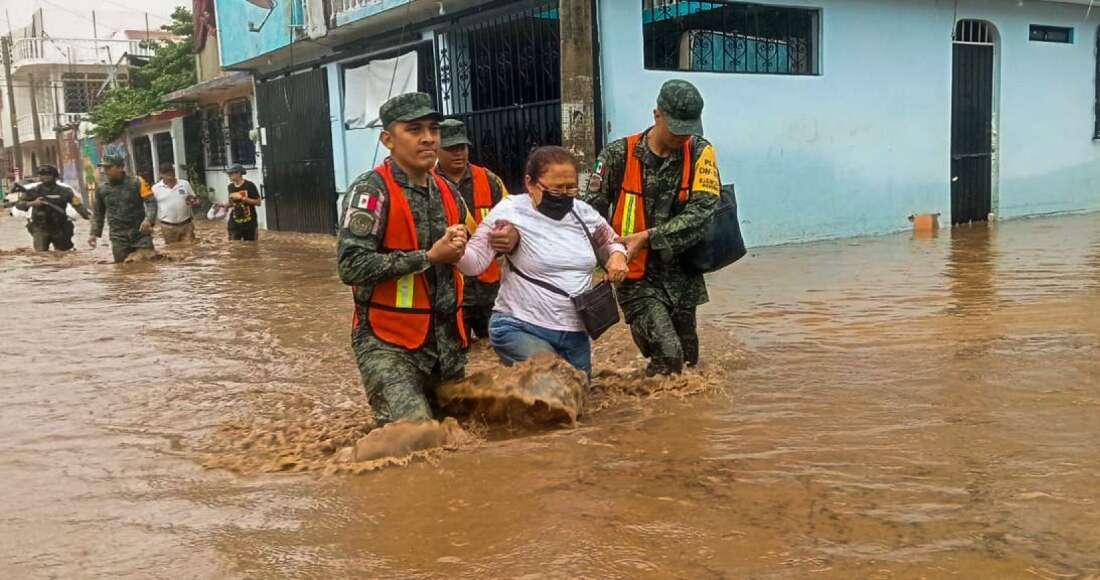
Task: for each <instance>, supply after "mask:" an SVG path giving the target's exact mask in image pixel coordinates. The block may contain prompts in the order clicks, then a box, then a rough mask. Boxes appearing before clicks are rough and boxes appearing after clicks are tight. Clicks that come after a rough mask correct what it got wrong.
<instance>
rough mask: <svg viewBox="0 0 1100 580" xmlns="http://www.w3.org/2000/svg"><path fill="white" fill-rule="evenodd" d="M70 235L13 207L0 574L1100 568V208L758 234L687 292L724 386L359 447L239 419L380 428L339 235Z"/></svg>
mask: <svg viewBox="0 0 1100 580" xmlns="http://www.w3.org/2000/svg"><path fill="white" fill-rule="evenodd" d="M86 232H87V226H86V222H81V223H80V224H79V225H78V230H77V238H78V240H80V243H81V246H80V247H81V250H80V251H79V252H76V253H71V254H68V255H60V256H59V255H51V256H41V255H33V254H31V253H30V252H28V251H25V250H19V248H26V247H28V246H29V245H30V239H29V236H28V235H27V234H26V232H25V231H24V230H23V227H22V222H21V221H19V220H15V219H13V218H10V217H7V216H5V217H3V218H0V321H2V323H0V348H3V350H4V353H5V356H4V357H3V358H2V359H0V360H3V367H4V368H3V374H2V376H0V401H2V405H0V481H3V485H0V577H3V578H55V577H64V578H118V577H134V578H290V577H293V578H335V577H384V578H386V577H388V578H453V577H477V578H483V577H492V578H527V579H536V578H572V577H594V578H596V577H598V578H806V577H810V578H1049V579H1061V578H1096V577H1097V575H1100V483H1098V480H1100V356H1098V355H1100V215H1087V216H1072V217H1059V218H1048V219H1040V220H1027V221H1017V222H1006V223H1001V224H998V225H996V226H995V227H992V228H986V227H975V228H965V229H960V230H957V231H955V232H950V231H945V232H944V233H943V234H941V235H940V236H939V237H938V238H935V239H931V240H914V239H912V237H911V236H909V235H899V236H892V237H886V238H878V239H867V240H845V241H837V242H827V243H819V244H812V245H805V246H791V247H780V248H768V249H762V250H759V251H754V252H753V254H752V256H751V257H750V258H748V259H746V260H745V261H744V262H742V263H739V264H737V265H736V266H734V267H732V268H730V269H729V270H727V271H725V272H723V273H721V274H719V275H717V276H715V277H714V278H713V279H712V280H711V294H712V302H711V303H710V304H709V305H707V306H706V307H705V308H703V309H702V310H701V318H702V319H703V320H705V321H706V322H707V324H708V325H709V326H708V329H707V331H706V333H705V335H706V337H705V341H704V345H705V346H704V351H705V353H706V354H705V356H707V357H708V360H710V361H712V363H711V366H710V367H709V370H706V369H705V370H704V374H702V375H696V376H694V377H692V378H690V379H689V380H688V383H690V382H691V381H695V383H696V384H695V386H699V385H698V382H699V381H704V382H705V381H711V382H716V383H719V384H710V385H706V386H708V387H710V388H708V389H696V390H699V391H703V392H699V393H696V394H691V389H685V390H684V391H682V392H677V391H676V389H673V390H672V396H656V395H652V396H651V395H650V394H647V391H646V387H644V386H643V387H640V388H639V389H638V390H637V392H636V393H634V394H633V395H631V396H625V395H623V396H618V397H613V398H610V399H605V400H603V402H602V403H601V408H600V409H599V410H598V411H593V412H591V413H589V414H587V415H586V416H585V417H582V419H581V421H580V423H579V425H578V426H577V427H576V428H572V429H570V428H565V429H557V430H551V431H546V432H536V433H529V434H526V435H516V434H499V433H493V432H488V433H483V434H482V442H481V443H480V444H478V445H475V446H471V447H469V448H463V449H460V450H457V451H452V452H446V453H441V454H436V455H433V456H430V457H427V458H424V459H420V460H416V461H413V462H411V464H409V465H407V466H403V467H388V468H385V469H379V470H375V471H369V472H366V473H362V474H358V475H355V474H327V475H326V474H325V472H323V471H306V472H303V473H290V472H277V473H272V472H271V471H274V470H277V469H287V470H288V471H293V470H295V469H300V468H302V467H304V464H302V463H295V462H294V461H289V462H287V463H286V464H280V463H279V462H280V461H283V460H284V459H285V454H283V455H279V453H276V454H275V455H279V457H274V458H272V457H270V456H269V454H270V449H268V448H264V447H263V446H262V445H260V446H253V444H252V443H251V442H250V443H248V444H247V445H245V444H244V443H241V442H240V441H236V442H235V441H234V438H236V437H239V438H242V439H243V438H246V437H253V436H255V434H256V433H255V429H256V425H268V426H272V425H273V426H275V427H273V428H272V431H271V433H268V434H266V435H265V437H268V440H266V441H267V445H268V447H271V446H275V447H278V446H280V445H281V446H283V447H286V448H294V450H293V451H295V452H296V453H299V454H301V453H306V451H308V450H305V451H304V449H306V448H307V447H309V446H310V445H313V444H316V442H317V440H318V438H321V439H323V438H326V437H328V438H339V437H341V436H344V435H347V433H348V432H349V431H351V432H354V431H355V430H356V429H359V428H361V427H362V428H364V429H365V424H366V423H367V422H368V419H369V413H368V412H366V410H365V407H366V400H365V397H364V396H363V394H362V391H361V389H360V387H359V385H358V377H357V373H356V371H355V367H354V362H353V358H352V355H351V352H350V346H349V328H350V318H351V297H350V293H349V291H348V290H347V289H346V288H345V287H343V286H342V285H341V284H340V282H339V280H338V279H337V277H336V275H335V271H334V258H333V250H332V248H333V239H332V238H331V237H325V236H316V237H314V236H300V235H279V234H274V233H264V234H262V239H261V241H260V243H259V244H258V245H247V244H235V245H229V244H228V243H226V242H223V241H222V237H223V232H222V230H221V229H220V228H217V227H210V226H205V227H204V228H203V229H202V232H201V233H202V237H203V239H202V241H201V243H200V244H199V245H198V246H196V247H195V248H193V249H190V250H179V251H174V252H173V259H171V260H165V261H160V262H155V263H142V264H133V265H125V266H114V265H110V264H105V263H99V262H101V261H105V260H107V259H108V258H109V255H110V250H109V248H100V249H99V250H97V251H95V252H91V251H88V250H87V249H86V248H84V247H83V246H82V244H83V239H84V237H85V236H86ZM609 340H610V341H611V342H610V343H609V344H610V346H607V345H601V351H600V354H601V356H600V357H599V358H598V359H597V361H596V366H597V371H600V370H601V369H602V370H603V371H605V375H606V376H611V377H612V378H611V379H607V380H608V381H610V382H616V383H618V386H619V387H620V388H622V387H624V386H629V385H630V384H631V383H638V384H641V382H640V381H638V379H637V377H636V374H632V373H636V371H637V369H638V368H639V366H640V361H638V360H637V357H636V356H635V355H634V353H633V350H632V348H628V343H627V339H626V338H625V336H624V334H623V333H622V331H621V330H620V331H618V333H617V334H616V335H615V336H612V337H611V339H609ZM616 341H617V342H616ZM601 342H603V341H602V340H601ZM482 364H485V363H482ZM707 373H709V374H707ZM715 377H720V378H715ZM627 390H629V389H627ZM330 425H332V433H327V434H326V433H321V435H318V433H319V432H323V431H324V430H325V429H327V428H329V426H330ZM272 433H275V434H272ZM236 443H241V444H240V445H236ZM235 445H236V446H235ZM249 453H254V459H255V461H254V462H252V463H250V462H249V461H248V457H249ZM234 454H236V455H234ZM220 455H224V456H222V457H221V458H220V459H221V460H224V461H221V463H220V465H221V467H212V466H216V465H219V456H220ZM291 455H293V454H291ZM227 458H228V459H227Z"/></svg>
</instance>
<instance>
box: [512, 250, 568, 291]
mask: <svg viewBox="0 0 1100 580" xmlns="http://www.w3.org/2000/svg"><path fill="white" fill-rule="evenodd" d="M504 259H505V260H506V261H507V262H508V267H509V268H511V270H512V271H513V272H515V273H516V275H517V276H519V277H520V278H523V279H524V280H527V281H528V282H530V283H532V284H534V285H535V286H538V287H539V288H542V289H543V290H549V291H550V292H553V293H554V294H557V295H558V296H565V297H566V298H570V296H569V293H568V292H566V291H565V290H562V289H561V288H558V287H557V286H555V285H553V284H551V283H549V282H543V281H542V280H539V279H537V278H532V277H530V276H528V275H527V274H524V273H523V271H522V270H520V269H519V268H517V267H516V263H515V262H513V261H512V260H511V259H510V258H509V257H508V256H505V257H504Z"/></svg>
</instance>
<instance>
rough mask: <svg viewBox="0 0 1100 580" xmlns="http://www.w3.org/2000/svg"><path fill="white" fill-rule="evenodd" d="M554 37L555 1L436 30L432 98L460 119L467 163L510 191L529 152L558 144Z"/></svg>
mask: <svg viewBox="0 0 1100 580" xmlns="http://www.w3.org/2000/svg"><path fill="white" fill-rule="evenodd" d="M559 34H560V31H559V18H558V3H557V2H556V1H555V2H545V1H541V2H538V3H527V4H525V5H524V8H523V9H521V10H516V9H514V8H510V9H509V11H508V12H505V13H501V14H498V15H495V16H492V17H490V18H488V19H482V20H479V21H476V22H461V21H460V22H458V23H456V25H455V26H453V27H451V28H449V29H445V30H442V31H439V32H438V33H437V35H436V46H437V50H438V57H439V63H438V66H437V67H436V68H437V70H438V71H439V103H440V104H441V106H442V107H443V109H444V111H445V112H446V113H448V115H449V116H454V117H457V118H460V119H462V120H463V121H464V122H465V123H466V125H467V132H468V133H469V136H470V141H472V142H473V147H472V148H471V151H470V159H471V161H473V162H474V163H477V164H480V165H484V166H486V167H488V168H489V169H491V170H492V171H494V172H496V173H497V174H498V175H500V177H501V179H503V180H504V183H505V184H506V185H507V186H508V188H509V189H511V190H522V183H523V163H524V161H525V160H526V158H527V153H528V152H529V151H530V150H531V149H533V148H534V147H536V146H539V145H560V144H561V48H560V45H559Z"/></svg>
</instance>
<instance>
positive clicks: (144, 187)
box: [138, 177, 153, 199]
mask: <svg viewBox="0 0 1100 580" xmlns="http://www.w3.org/2000/svg"><path fill="white" fill-rule="evenodd" d="M138 181H140V182H141V188H140V190H139V191H140V193H141V198H142V199H149V198H150V197H153V188H151V187H149V182H147V181H145V178H144V177H138Z"/></svg>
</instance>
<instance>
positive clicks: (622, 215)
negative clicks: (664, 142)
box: [611, 133, 694, 280]
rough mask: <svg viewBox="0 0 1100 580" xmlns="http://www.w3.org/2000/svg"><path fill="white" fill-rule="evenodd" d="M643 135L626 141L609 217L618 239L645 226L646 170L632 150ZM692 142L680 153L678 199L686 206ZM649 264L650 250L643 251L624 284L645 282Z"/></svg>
mask: <svg viewBox="0 0 1100 580" xmlns="http://www.w3.org/2000/svg"><path fill="white" fill-rule="evenodd" d="M641 138H642V133H638V134H637V135H631V136H629V137H627V138H626V164H625V166H624V168H623V183H622V188H621V189H620V190H619V197H618V199H617V200H616V201H615V213H614V214H613V215H612V217H611V227H612V228H614V229H615V232H616V233H617V234H619V235H620V236H623V237H626V236H631V235H634V234H638V233H641V232H644V231H646V230H647V229H648V227H647V225H646V212H645V183H644V182H645V178H644V173H645V168H644V167H642V160H641V159H639V158H638V156H637V155H636V154H635V152H634V150H635V149H637V148H638V142H639V141H640V140H641ZM693 141H694V139H688V140H687V141H685V142H684V148H683V151H682V152H681V155H682V156H683V166H682V169H681V173H680V191H679V193H678V195H677V199H678V200H679V201H680V203H687V201H688V197H689V195H690V194H691V149H692V147H693V145H694V143H693ZM648 260H649V248H642V249H641V250H639V251H638V254H637V255H635V256H634V259H633V260H631V261H630V264H628V266H629V271H628V272H627V275H626V279H627V280H641V279H642V278H645V271H646V263H647V261H648Z"/></svg>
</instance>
